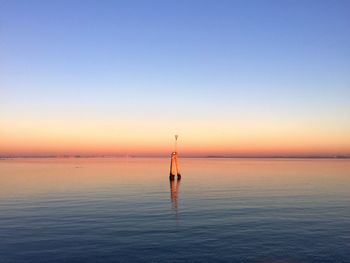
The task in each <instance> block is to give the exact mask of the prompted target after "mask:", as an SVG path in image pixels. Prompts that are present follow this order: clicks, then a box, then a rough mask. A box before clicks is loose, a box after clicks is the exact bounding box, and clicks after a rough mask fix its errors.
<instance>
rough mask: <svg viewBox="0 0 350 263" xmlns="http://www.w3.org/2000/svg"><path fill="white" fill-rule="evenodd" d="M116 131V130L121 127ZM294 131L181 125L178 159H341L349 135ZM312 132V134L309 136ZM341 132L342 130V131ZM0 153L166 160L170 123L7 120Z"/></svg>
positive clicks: (254, 126)
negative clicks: (133, 156)
mask: <svg viewBox="0 0 350 263" xmlns="http://www.w3.org/2000/svg"><path fill="white" fill-rule="evenodd" d="M121 127H122V128H121ZM300 127H305V128H304V129H303V130H302V129H295V128H294V127H290V126H288V125H275V124H274V123H265V124H261V123H258V122H257V123H244V122H242V123H235V125H231V124H228V123H224V122H221V123H215V125H209V124H207V123H204V122H203V123H195V124H191V123H184V124H183V125H182V126H181V129H178V130H177V131H176V132H178V133H179V134H180V138H179V152H180V155H182V156H208V155H220V156H271V155H279V156H284V155H285V156H288V155H290V156H292V155H347V154H350V136H349V134H347V133H346V132H344V129H343V130H337V129H335V128H334V127H323V128H322V129H321V127H312V128H310V127H308V126H306V125H304V126H303V125H300ZM315 130H316V131H317V132H315ZM345 131H346V130H345ZM0 134H1V141H0V154H1V155H2V156H6V155H10V156H20V155H64V154H67V155H123V156H124V155H127V154H129V155H137V156H162V155H164V156H167V155H169V153H171V151H172V150H173V134H175V132H174V131H173V129H172V125H171V123H167V122H162V123H156V122H153V123H149V122H146V121H144V122H142V121H139V122H137V124H135V123H128V122H124V123H123V125H121V124H115V125H111V124H105V123H102V122H100V123H95V124H94V123H83V122H78V123H74V122H46V123H45V125H41V124H35V123H34V124H32V123H19V122H11V123H8V125H6V126H3V127H1V128H0Z"/></svg>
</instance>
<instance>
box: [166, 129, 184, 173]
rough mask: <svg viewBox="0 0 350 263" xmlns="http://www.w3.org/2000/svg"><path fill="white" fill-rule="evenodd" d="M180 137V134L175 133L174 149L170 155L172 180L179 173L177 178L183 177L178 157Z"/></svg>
mask: <svg viewBox="0 0 350 263" xmlns="http://www.w3.org/2000/svg"><path fill="white" fill-rule="evenodd" d="M178 137H179V136H178V135H175V144H174V151H173V152H172V153H171V156H170V175H169V179H170V180H174V178H175V175H177V179H181V174H180V167H179V162H178V159H177V138H178Z"/></svg>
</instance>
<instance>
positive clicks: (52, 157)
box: [0, 155, 350, 161]
mask: <svg viewBox="0 0 350 263" xmlns="http://www.w3.org/2000/svg"><path fill="white" fill-rule="evenodd" d="M94 158H96V159H97V158H99V159H101V158H102V159H126V158H130V159H131V158H169V157H168V156H1V157H0V161H1V160H8V159H94ZM181 158H185V159H191V158H193V159H350V156H342V155H339V156H215V155H208V156H181Z"/></svg>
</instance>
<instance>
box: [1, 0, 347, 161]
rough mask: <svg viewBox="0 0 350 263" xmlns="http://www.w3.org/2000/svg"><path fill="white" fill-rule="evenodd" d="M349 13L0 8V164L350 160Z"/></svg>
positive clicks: (211, 6)
mask: <svg viewBox="0 0 350 263" xmlns="http://www.w3.org/2000/svg"><path fill="white" fill-rule="evenodd" d="M349 11H350V1H346V0H344V1H338V0H334V1H330V0H329V1H322V0H317V1H312V0H307V1H301V0H286V1H270V0H264V1H258V0H257V1H253V0H248V1H239V0H235V1H224V0H219V1H214V0H212V1H202V0H186V1H185V0H178V1H171V0H167V1H153V0H149V1H134V0H131V1H130V0H125V1H107V0H102V1H97V0H95V1H92V0H86V1H77V0H73V1H64V0H53V1H43V0H42V1H37V0H32V1H24V0H22V1H19V0H13V1H8V0H0V156H44V155H55V156H56V155H57V156H60V155H79V154H81V155H122V156H125V155H127V154H128V155H135V156H167V155H169V154H170V153H171V151H172V150H173V145H174V143H173V141H174V134H179V145H178V151H179V154H181V155H183V156H207V155H223V156H273V155H278V156H308V155H322V156H328V155H330V156H333V155H350V15H349Z"/></svg>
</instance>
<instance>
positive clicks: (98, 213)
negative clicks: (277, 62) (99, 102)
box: [0, 158, 350, 262]
mask: <svg viewBox="0 0 350 263" xmlns="http://www.w3.org/2000/svg"><path fill="white" fill-rule="evenodd" d="M180 164H181V168H182V170H183V177H182V179H181V181H175V182H172V183H170V182H169V179H168V168H169V160H168V159H141V158H140V159H136V158H132V159H14V160H1V161H0V262H135V261H136V262H180V261H182V262H183V261H186V262H213V261H215V262H350V160H302V159H292V160H287V159H181V160H180Z"/></svg>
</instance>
